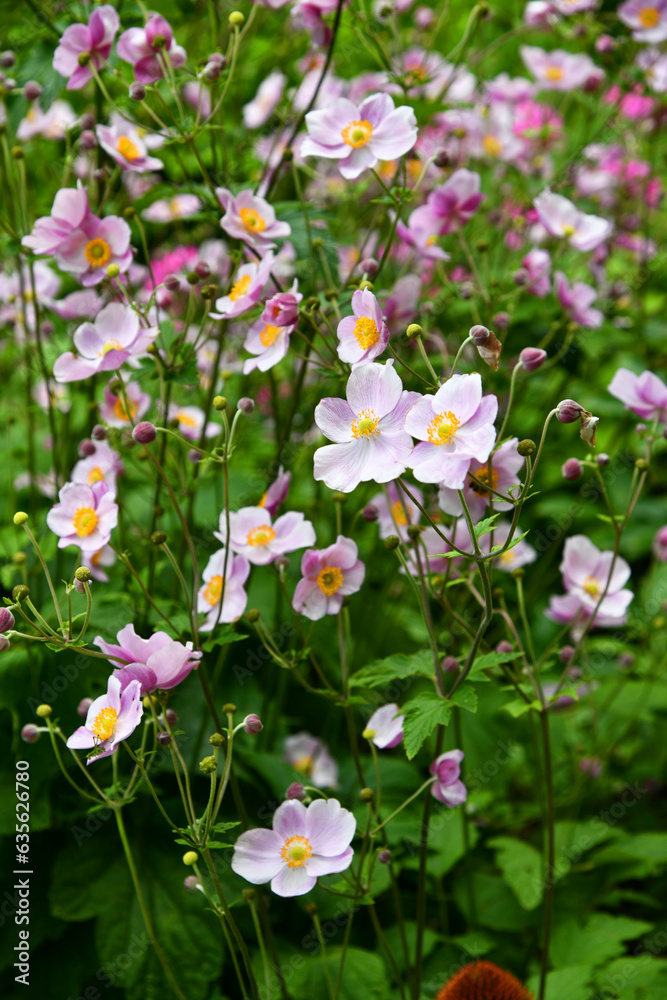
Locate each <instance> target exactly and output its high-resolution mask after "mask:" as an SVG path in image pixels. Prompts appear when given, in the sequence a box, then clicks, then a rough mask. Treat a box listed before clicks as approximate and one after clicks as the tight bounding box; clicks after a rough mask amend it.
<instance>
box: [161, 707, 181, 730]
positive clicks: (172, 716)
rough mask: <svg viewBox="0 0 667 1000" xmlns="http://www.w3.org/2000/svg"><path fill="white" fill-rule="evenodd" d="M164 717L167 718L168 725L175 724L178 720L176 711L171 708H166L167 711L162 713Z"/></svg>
mask: <svg viewBox="0 0 667 1000" xmlns="http://www.w3.org/2000/svg"><path fill="white" fill-rule="evenodd" d="M164 717H165V719H166V720H167V725H168V726H175V725H176V723H177V722H178V716H177V715H176V712H175V711H174V710H173V708H168V709H167V711H166V712H165V713H164Z"/></svg>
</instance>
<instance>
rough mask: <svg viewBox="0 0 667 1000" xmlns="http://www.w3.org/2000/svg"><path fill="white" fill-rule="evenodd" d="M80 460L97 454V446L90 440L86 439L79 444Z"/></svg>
mask: <svg viewBox="0 0 667 1000" xmlns="http://www.w3.org/2000/svg"><path fill="white" fill-rule="evenodd" d="M78 452H79V458H90V456H91V455H94V454H95V445H94V444H93V442H92V441H91V440H90V438H84V439H83V441H80V442H79V448H78Z"/></svg>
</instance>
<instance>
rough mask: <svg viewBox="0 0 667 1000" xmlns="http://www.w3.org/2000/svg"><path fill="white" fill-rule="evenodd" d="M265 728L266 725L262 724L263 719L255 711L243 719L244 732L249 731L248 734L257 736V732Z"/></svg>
mask: <svg viewBox="0 0 667 1000" xmlns="http://www.w3.org/2000/svg"><path fill="white" fill-rule="evenodd" d="M263 728H264V726H263V725H262V720H261V719H260V717H259V716H258V715H255V714H254V713H253V714H251V715H246V717H245V719H244V720H243V731H244V733H247V734H248V736H256V735H257V733H261V731H262V729H263Z"/></svg>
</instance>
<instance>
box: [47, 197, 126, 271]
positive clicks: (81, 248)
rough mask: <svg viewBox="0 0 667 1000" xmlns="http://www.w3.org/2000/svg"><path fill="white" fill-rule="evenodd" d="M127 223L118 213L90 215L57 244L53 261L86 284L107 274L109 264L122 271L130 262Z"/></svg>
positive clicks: (62, 269)
mask: <svg viewBox="0 0 667 1000" xmlns="http://www.w3.org/2000/svg"><path fill="white" fill-rule="evenodd" d="M131 235H132V234H131V231H130V227H129V226H128V224H127V222H126V221H125V219H121V218H120V216H118V215H109V216H107V218H106V219H98V218H97V216H96V215H89V216H88V217H87V218H86V219H84V220H83V222H82V223H81V225H80V226H79V227H77V228H76V229H73V230H72V232H71V233H70V234H69V236H67V237H66V238H65V239H64V240H63V241H62V242H61V243H60V245H59V246H58V249H57V251H56V252H55V253H56V264H57V265H58V267H59V268H60V270H61V271H66V272H67V273H68V274H73V275H74V276H75V277H76V279H77V280H78V281H80V282H81V284H82V285H85V286H86V287H88V286H90V285H97V284H99V282H100V281H104V279H105V278H106V276H107V267H108V266H109V264H117V265H118V267H119V268H120V271H121V273H124V272H125V271H127V269H128V268H129V266H130V264H131V263H132V249H131V247H130V237H131Z"/></svg>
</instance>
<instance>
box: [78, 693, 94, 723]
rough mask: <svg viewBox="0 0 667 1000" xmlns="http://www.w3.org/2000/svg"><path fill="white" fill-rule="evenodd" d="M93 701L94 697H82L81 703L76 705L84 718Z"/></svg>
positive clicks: (79, 713)
mask: <svg viewBox="0 0 667 1000" xmlns="http://www.w3.org/2000/svg"><path fill="white" fill-rule="evenodd" d="M92 703H93V699H92V698H82V699H81V701H80V702H79V704H78V705H77V706H76V714H77V715H80V716H81V718H82V719H85V718H86V716H87V715H88V709H89V708H90V706H91V705H92Z"/></svg>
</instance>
